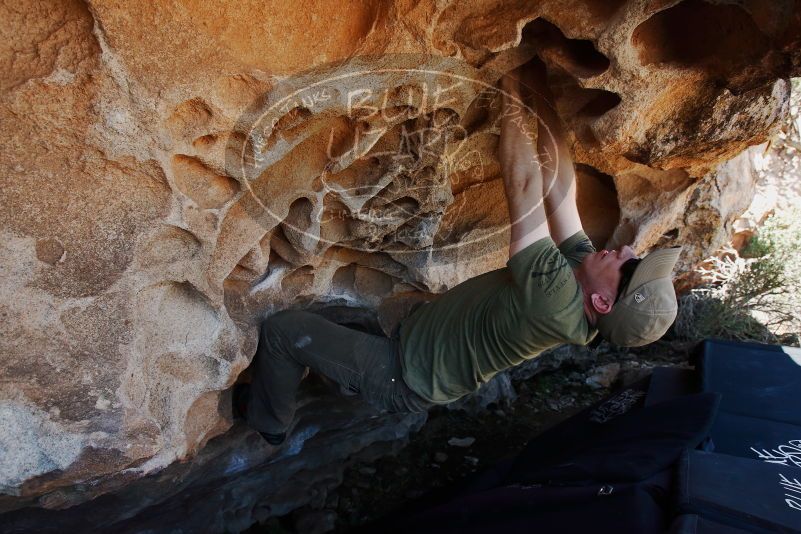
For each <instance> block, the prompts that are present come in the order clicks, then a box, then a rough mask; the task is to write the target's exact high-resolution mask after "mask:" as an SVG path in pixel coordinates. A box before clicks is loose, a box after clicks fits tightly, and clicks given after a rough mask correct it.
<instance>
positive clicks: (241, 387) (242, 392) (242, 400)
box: [231, 384, 250, 419]
mask: <svg viewBox="0 0 801 534" xmlns="http://www.w3.org/2000/svg"><path fill="white" fill-rule="evenodd" d="M249 397H250V384H235V385H234V391H233V393H232V394H231V401H232V404H233V406H232V407H231V414H232V415H233V417H234V419H247V418H248V398H249Z"/></svg>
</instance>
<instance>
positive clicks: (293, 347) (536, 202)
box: [234, 63, 679, 445]
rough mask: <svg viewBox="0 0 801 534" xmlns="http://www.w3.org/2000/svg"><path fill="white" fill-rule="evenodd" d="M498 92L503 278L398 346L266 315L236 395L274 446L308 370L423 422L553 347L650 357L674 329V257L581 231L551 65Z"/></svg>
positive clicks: (428, 307)
mask: <svg viewBox="0 0 801 534" xmlns="http://www.w3.org/2000/svg"><path fill="white" fill-rule="evenodd" d="M501 88H502V90H503V93H504V102H503V112H502V117H501V127H500V130H501V133H500V145H499V156H500V163H501V169H502V173H503V178H504V186H505V190H506V198H507V204H508V209H509V220H510V223H511V238H510V245H509V260H508V261H507V263H506V267H504V268H502V269H497V270H494V271H491V272H488V273H485V274H483V275H480V276H477V277H475V278H472V279H470V280H467V281H465V282H463V283H461V284H459V285H457V286H455V287H453V288H452V289H450V290H449V291H447V292H446V293H444V294H443V295H441V296H440V297H439V298H438V299H437V300H436V301H433V302H430V303H427V304H424V305H422V306H421V307H419V308H417V309H416V310H415V311H414V312H413V313H412V314H411V315H410V316H409V317H407V318H405V319H404V320H403V321H402V322H401V325H400V328H399V329H398V334H397V336H394V337H384V336H379V335H372V334H369V333H365V332H361V331H358V330H353V329H349V328H346V327H344V326H340V325H338V324H335V323H333V322H330V321H328V320H327V319H325V318H323V317H321V316H319V315H317V314H313V313H308V312H304V311H283V312H280V313H277V314H275V315H273V316H271V317H269V318H268V319H267V320H265V321H264V323H263V325H262V327H261V337H260V346H259V349H258V352H257V355H256V358H255V364H254V374H253V381H252V384H251V385H250V386H249V387H248V386H239V387H238V388H237V389H236V390H235V392H234V409H235V412H238V413H239V414H240V416H242V417H245V418H246V420H247V422H248V424H249V425H250V426H251V427H253V428H254V429H256V430H258V431H259V432H260V433H261V435H262V436H263V437H264V438H265V439H266V440H267V441H268V442H269V443H270V444H273V445H278V444H280V443H281V442H283V441H284V439H285V437H286V433H287V432H288V430H289V428H290V426H291V424H292V421H293V417H294V414H295V394H296V391H297V388H298V386H299V384H300V382H301V380H302V378H303V376H304V373H305V371H306V368H307V367H308V368H311V369H313V370H315V371H316V372H318V373H322V374H323V375H325V376H327V377H328V378H330V379H332V380H334V381H336V382H337V383H338V384H340V385H341V386H342V387H343V388H346V389H348V390H350V391H352V392H354V393H358V394H360V395H361V397H362V398H363V399H364V400H365V401H367V402H368V403H370V404H371V405H373V406H375V407H376V408H378V409H383V410H388V411H394V412H397V411H412V412H415V411H422V410H427V409H428V408H429V407H431V406H432V405H435V404H446V403H449V402H452V401H454V400H456V399H458V398H460V397H462V396H464V395H467V394H468V393H471V392H473V391H475V390H476V389H478V387H479V386H480V385H481V384H482V383H484V382H487V381H488V380H489V379H491V378H492V377H493V376H494V375H495V374H496V373H498V372H500V371H503V370H504V369H508V368H509V367H512V366H515V365H517V364H519V363H521V362H523V361H525V360H528V359H531V358H534V357H536V356H537V355H538V354H540V353H541V352H542V351H544V350H546V349H549V348H551V347H554V346H557V345H560V344H564V343H574V344H579V345H585V344H587V343H589V342H590V341H591V340H592V339H593V337H594V336H595V335H596V333H598V332H600V334H601V336H603V337H604V338H605V339H607V340H608V341H610V342H612V343H614V344H616V345H619V346H639V345H645V344H647V343H650V342H652V341H655V340H657V339H658V338H660V337H661V336H662V335H663V334H664V333H665V331H666V330H667V329H668V327H669V326H670V324H671V323H672V322H673V320H674V319H675V316H676V297H675V293H674V291H673V285H672V282H671V271H672V269H673V266H674V264H675V262H676V260H677V258H678V255H679V250H678V249H675V248H674V249H664V250H658V251H655V252H652V253H651V254H649V255H648V256H646V257H645V258H643V259H639V258H636V256H635V254H634V252H633V250H632V249H631V248H630V247H627V246H624V247H622V248H621V249H620V250H611V251H610V250H601V251H598V252H596V251H595V249H594V248H593V246H592V244H591V242H590V240H589V239H588V237H587V235H586V234H585V233H584V231H583V230H582V227H581V220H580V219H579V213H578V208H577V206H576V177H575V172H574V169H573V163H572V161H571V159H570V155H569V149H568V147H567V146H566V141H565V138H564V136H563V134H562V132H561V128H560V124H559V120H558V117H557V116H556V114H555V113H554V112H553V111H552V109H551V107H550V105H549V104H548V100H549V98H548V88H547V86H546V84H545V82H544V68H543V67H542V65H541V64H539V63H537V64H529V65H527V66H526V67H524V68H521V69H518V70H517V71H516V72H515V73H512V74H508V75H506V76H505V77H504V78H503V80H502V81H501ZM523 103H525V105H522V104H523ZM531 108H534V109H535V110H536V115H537V117H536V118H535V117H534V116H533V114H532V113H531V111H530V109H531ZM538 132H539V135H538Z"/></svg>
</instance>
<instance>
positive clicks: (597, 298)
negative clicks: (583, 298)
mask: <svg viewBox="0 0 801 534" xmlns="http://www.w3.org/2000/svg"><path fill="white" fill-rule="evenodd" d="M590 300H592V307H593V309H594V310H595V312H596V313H599V314H601V315H606V314H607V313H609V312H610V311H612V305H613V304H614V302H612V301H611V300H610V299H608V298H607V297H605V296H604V295H602V294H601V293H593V294H592V295H591V296H590Z"/></svg>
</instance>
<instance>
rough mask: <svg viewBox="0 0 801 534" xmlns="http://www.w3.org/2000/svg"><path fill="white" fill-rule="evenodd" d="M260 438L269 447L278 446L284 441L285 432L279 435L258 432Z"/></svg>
mask: <svg viewBox="0 0 801 534" xmlns="http://www.w3.org/2000/svg"><path fill="white" fill-rule="evenodd" d="M259 434H261V437H263V438H264V439H265V441H267V443H269V444H270V445H280V444H282V443H283V442H284V440H285V439H286V432H281V433H280V434H270V433H269V432H259Z"/></svg>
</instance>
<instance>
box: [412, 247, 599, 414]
mask: <svg viewBox="0 0 801 534" xmlns="http://www.w3.org/2000/svg"><path fill="white" fill-rule="evenodd" d="M594 251H595V249H594V248H593V246H592V243H591V242H590V240H589V238H587V235H586V234H585V233H584V232H582V231H580V232H578V233H576V234H575V235H573V236H571V237H570V238H568V239H566V240H565V241H564V242H563V243H562V244H561V245H560V246H559V247H558V248H557V246H556V244H555V243H554V241H553V239H551V238H550V237H546V238H543V239H540V240H539V241H537V242H535V243H532V244H531V245H529V246H528V247H526V248H525V249H523V250H521V251H519V252H518V253H517V254H515V255H514V256H512V258H510V259H509V261H507V262H506V267H505V268H502V269H497V270H494V271H490V272H488V273H485V274H482V275H480V276H476V277H475V278H471V279H470V280H467V281H465V282H462V283H461V284H459V285H457V286H455V287H453V288H452V289H450V290H449V291H447V292H445V293H444V294H443V295H442V296H441V297H439V298H438V299H437V300H435V301H433V302H430V303H428V304H425V305H423V306H421V307H420V308H418V309H417V310H416V311H415V312H414V313H412V314H411V315H410V316H409V317H407V318H406V319H404V321H403V322H402V323H401V327H400V342H401V350H402V357H401V364H402V368H403V378H404V380H405V381H406V383H407V385H408V386H409V387H410V388H411V389H412V390H414V391H415V392H416V393H418V394H419V395H420V396H421V397H423V398H425V399H427V400H429V401H431V402H434V403H447V402H450V401H453V400H456V399H458V398H459V397H462V396H464V395H466V394H468V393H471V392H472V391H475V390H476V389H478V387H479V386H480V385H481V384H482V383H484V382H487V381H488V380H489V379H490V378H492V377H493V376H495V374H496V373H498V372H499V371H502V370H504V369H508V368H509V367H512V366H514V365H517V364H519V363H521V362H522V361H524V360H527V359H530V358H533V357H535V356H537V355H538V354H539V353H541V352H542V351H543V350H545V349H548V348H550V347H553V346H556V345H560V344H563V343H574V344H579V345H586V344H587V343H589V342H590V340H591V339H592V337H593V336H594V335H595V330H594V329H593V328H591V327H590V325H589V324H588V323H587V319H586V318H585V316H584V303H583V302H584V301H583V296H582V293H581V288H580V287H579V285H578V282H577V281H576V278H575V276H574V275H573V269H572V267H575V266H577V265H578V264H580V263H581V261H582V260H583V259H584V257H585V256H586V255H587V254H590V253H591V252H594Z"/></svg>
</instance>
